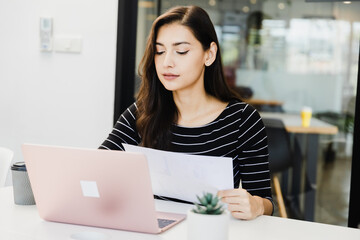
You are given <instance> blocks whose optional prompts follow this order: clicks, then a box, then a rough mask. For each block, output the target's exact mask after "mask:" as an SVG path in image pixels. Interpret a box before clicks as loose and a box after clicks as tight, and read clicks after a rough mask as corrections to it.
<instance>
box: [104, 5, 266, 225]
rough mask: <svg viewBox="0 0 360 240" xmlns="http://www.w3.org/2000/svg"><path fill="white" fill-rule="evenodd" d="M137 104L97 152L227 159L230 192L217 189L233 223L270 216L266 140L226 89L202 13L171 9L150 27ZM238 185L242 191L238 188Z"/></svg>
mask: <svg viewBox="0 0 360 240" xmlns="http://www.w3.org/2000/svg"><path fill="white" fill-rule="evenodd" d="M139 75H140V76H141V78H142V82H141V86H140V90H139V93H138V96H137V99H136V102H135V103H134V104H132V105H131V106H130V107H129V108H128V109H127V110H126V111H125V112H124V113H123V114H122V115H121V117H120V118H119V120H118V121H117V123H116V124H115V126H114V129H113V131H112V132H111V133H110V135H109V136H108V138H107V139H106V140H105V141H104V143H103V144H102V145H101V146H100V148H102V149H109V150H124V148H123V146H122V143H128V144H134V145H141V146H145V147H150V148H156V149H162V150H169V151H175V152H183V153H188V154H200V155H210V156H226V157H232V159H233V168H234V173H233V177H234V186H235V189H229V190H224V191H219V192H218V196H219V197H221V199H222V201H223V202H225V203H228V208H229V211H230V212H231V213H232V215H233V216H234V217H236V218H239V219H253V218H255V217H257V216H259V215H263V214H267V215H270V214H271V213H272V211H273V205H272V196H271V188H270V174H269V167H268V149H267V137H266V132H265V128H264V125H263V123H262V121H261V118H260V116H259V114H258V113H257V112H256V111H255V109H254V108H253V107H251V106H250V105H248V104H246V103H244V102H242V101H241V100H240V99H239V98H238V97H237V95H236V94H234V93H233V92H232V91H231V90H230V89H229V88H228V86H227V84H226V81H225V78H224V74H223V68H222V63H221V56H220V50H219V42H218V40H217V36H216V33H215V30H214V26H213V25H212V23H211V20H210V18H209V16H208V14H207V13H206V12H205V11H204V10H203V9H201V8H199V7H196V6H189V7H175V8H173V9H170V10H169V11H167V12H166V13H164V14H163V15H161V16H159V17H158V18H157V19H156V20H155V21H154V23H153V26H152V29H151V32H150V35H149V38H148V41H147V46H146V50H145V54H144V57H143V59H142V62H141V65H140V67H139ZM240 180H241V183H242V187H241V188H239V184H240Z"/></svg>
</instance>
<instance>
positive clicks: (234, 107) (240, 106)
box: [226, 99, 260, 118]
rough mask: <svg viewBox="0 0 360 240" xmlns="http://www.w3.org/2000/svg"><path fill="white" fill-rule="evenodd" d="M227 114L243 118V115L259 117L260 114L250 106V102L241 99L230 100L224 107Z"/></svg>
mask: <svg viewBox="0 0 360 240" xmlns="http://www.w3.org/2000/svg"><path fill="white" fill-rule="evenodd" d="M226 111H227V114H234V115H236V116H237V117H240V118H245V117H247V116H248V117H249V116H252V117H255V118H260V114H259V113H258V111H257V110H256V109H255V108H254V107H253V106H251V105H250V104H248V103H246V102H243V101H241V100H237V99H235V100H231V101H230V102H229V104H228V106H227V108H226Z"/></svg>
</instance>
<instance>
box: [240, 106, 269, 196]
mask: <svg viewBox="0 0 360 240" xmlns="http://www.w3.org/2000/svg"><path fill="white" fill-rule="evenodd" d="M239 129H240V134H239V137H238V140H239V147H238V153H239V154H238V157H237V159H235V161H236V162H237V164H236V165H237V167H238V171H239V174H240V178H241V181H242V187H243V188H244V189H246V190H247V191H248V192H249V193H250V194H252V195H257V196H260V197H263V198H268V199H270V200H271V199H272V197H271V185H270V172H269V161H268V157H269V153H268V144H267V136H266V131H265V126H264V124H263V122H262V120H261V117H260V115H259V113H258V112H257V111H256V110H255V109H254V108H253V107H251V106H250V105H247V106H246V108H245V109H244V112H243V116H242V122H241V124H240V126H239Z"/></svg>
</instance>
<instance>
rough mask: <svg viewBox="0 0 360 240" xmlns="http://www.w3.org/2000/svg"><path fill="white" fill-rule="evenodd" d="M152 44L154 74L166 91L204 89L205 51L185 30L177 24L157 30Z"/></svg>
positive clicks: (206, 52)
mask: <svg viewBox="0 0 360 240" xmlns="http://www.w3.org/2000/svg"><path fill="white" fill-rule="evenodd" d="M155 44H156V52H155V67H156V72H157V75H158V77H159V79H160V81H161V83H162V84H163V85H164V87H165V88H166V89H167V90H169V91H183V90H194V89H200V90H202V89H204V71H205V61H206V59H207V56H208V51H204V50H203V48H202V45H201V43H200V42H199V41H198V40H197V39H196V38H195V37H194V35H193V33H192V32H191V31H190V30H189V29H188V28H187V27H185V26H182V25H180V24H178V23H172V24H167V25H164V26H162V27H160V29H159V31H158V35H157V38H156V43H155Z"/></svg>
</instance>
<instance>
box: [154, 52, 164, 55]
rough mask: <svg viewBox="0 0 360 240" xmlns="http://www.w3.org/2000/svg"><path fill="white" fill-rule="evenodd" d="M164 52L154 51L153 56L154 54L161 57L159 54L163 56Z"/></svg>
mask: <svg viewBox="0 0 360 240" xmlns="http://www.w3.org/2000/svg"><path fill="white" fill-rule="evenodd" d="M164 52H165V51H156V52H155V54H156V55H161V54H163V53H164Z"/></svg>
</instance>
